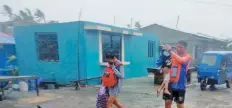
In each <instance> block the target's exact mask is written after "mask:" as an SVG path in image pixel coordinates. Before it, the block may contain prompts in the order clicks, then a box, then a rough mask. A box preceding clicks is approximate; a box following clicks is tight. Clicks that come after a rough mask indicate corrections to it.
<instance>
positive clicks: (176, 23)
mask: <svg viewBox="0 0 232 108" xmlns="http://www.w3.org/2000/svg"><path fill="white" fill-rule="evenodd" d="M179 19H180V15H178V17H177V21H176V29H178V23H179Z"/></svg>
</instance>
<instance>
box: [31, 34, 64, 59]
mask: <svg viewBox="0 0 232 108" xmlns="http://www.w3.org/2000/svg"><path fill="white" fill-rule="evenodd" d="M35 38H36V47H37V55H38V59H39V60H40V61H47V62H58V61H59V53H58V52H59V51H58V49H59V48H58V42H57V41H58V39H57V34H56V33H35Z"/></svg>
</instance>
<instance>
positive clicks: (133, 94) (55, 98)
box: [0, 73, 232, 108]
mask: <svg viewBox="0 0 232 108" xmlns="http://www.w3.org/2000/svg"><path fill="white" fill-rule="evenodd" d="M192 82H193V83H192V84H190V85H188V89H187V94H186V108H232V103H231V100H232V93H231V89H226V87H225V85H220V86H217V88H218V89H217V90H215V91H210V90H207V91H204V92H202V91H200V88H199V84H197V83H196V75H195V73H194V75H193V80H192ZM157 87H158V86H154V85H153V78H152V77H142V78H135V79H129V80H126V81H124V86H123V90H122V92H121V94H120V96H119V100H120V102H121V103H122V104H123V105H124V108H164V102H163V100H162V96H160V97H158V98H157V96H156V93H155V89H156V88H157ZM97 90H98V87H97V86H95V87H87V88H82V89H81V90H80V91H75V90H74V87H67V88H61V89H59V90H41V96H40V97H36V96H35V93H18V92H14V93H12V94H10V95H9V98H10V99H7V100H5V101H3V102H1V103H0V108H36V105H40V106H41V107H42V108H52V107H53V108H95V103H96V93H97ZM16 96H17V97H16ZM19 96H20V98H18V97H19ZM172 108H176V105H175V104H174V103H173V107H172Z"/></svg>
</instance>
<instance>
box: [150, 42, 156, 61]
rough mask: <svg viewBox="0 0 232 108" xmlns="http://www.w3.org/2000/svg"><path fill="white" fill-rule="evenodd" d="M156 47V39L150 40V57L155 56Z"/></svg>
mask: <svg viewBox="0 0 232 108" xmlns="http://www.w3.org/2000/svg"><path fill="white" fill-rule="evenodd" d="M154 47H155V41H152V40H148V58H153V57H155V55H154V50H155V49H154Z"/></svg>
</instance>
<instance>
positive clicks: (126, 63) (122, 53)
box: [98, 30, 130, 66]
mask: <svg viewBox="0 0 232 108" xmlns="http://www.w3.org/2000/svg"><path fill="white" fill-rule="evenodd" d="M102 32H103V31H100V30H99V31H98V45H99V46H98V48H99V63H100V65H101V66H107V65H108V63H107V62H103V53H102V50H103V49H102ZM120 35H121V36H122V37H121V62H122V63H123V65H129V64H130V62H127V61H125V52H124V36H125V35H124V34H120Z"/></svg>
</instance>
